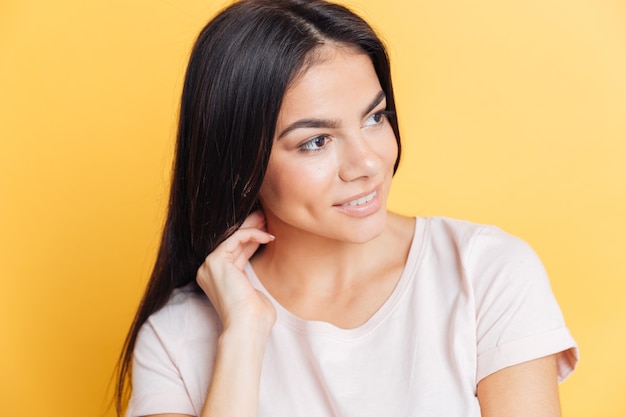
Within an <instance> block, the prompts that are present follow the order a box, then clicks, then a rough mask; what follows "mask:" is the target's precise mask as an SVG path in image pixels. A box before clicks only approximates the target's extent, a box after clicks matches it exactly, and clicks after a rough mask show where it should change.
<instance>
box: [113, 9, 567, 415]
mask: <svg viewBox="0 0 626 417" xmlns="http://www.w3.org/2000/svg"><path fill="white" fill-rule="evenodd" d="M399 157H400V135H399V130H398V123H397V118H396V115H395V103H394V95H393V89H392V84H391V77H390V70H389V62H388V58H387V54H386V51H385V48H384V46H383V45H382V43H381V42H380V40H379V39H378V37H377V36H376V35H375V33H374V32H373V31H372V29H371V28H370V27H369V26H368V25H367V24H366V23H365V22H364V21H363V20H361V19H360V18H359V17H357V16H355V15H354V14H353V13H351V12H350V11H348V10H347V9H345V8H343V7H341V6H337V5H333V4H329V3H326V2H323V1H308V0H250V1H242V2H239V3H236V4H234V5H233V6H230V7H229V8H227V9H226V10H224V11H223V12H222V13H220V14H219V15H218V16H217V17H216V18H215V19H214V20H213V21H211V22H210V23H209V24H208V25H207V27H205V29H204V30H203V31H202V32H201V34H200V36H199V38H198V40H197V42H196V45H195V47H194V50H193V52H192V55H191V58H190V63H189V67H188V70H187V75H186V79H185V85H184V89H183V97H182V105H181V112H180V125H179V132H178V139H177V150H176V160H175V166H174V175H173V182H172V189H171V198H170V206H169V211H168V217H167V222H166V225H165V230H164V233H163V239H162V243H161V247H160V251H159V255H158V258H157V262H156V265H155V268H154V272H153V274H152V277H151V279H150V282H149V285H148V288H147V291H146V294H145V295H144V298H143V301H142V303H141V306H140V308H139V311H138V313H137V315H136V317H135V321H134V323H133V325H132V328H131V330H130V333H129V335H128V338H127V341H126V345H125V351H124V353H123V355H122V359H121V371H120V376H119V384H118V413H121V411H120V410H121V408H122V406H123V405H124V404H123V403H124V399H123V396H124V388H125V387H126V384H127V379H128V378H129V377H130V373H131V372H130V370H131V368H130V367H131V362H132V380H133V381H132V395H131V399H130V403H129V407H128V414H127V415H129V416H144V415H157V414H158V415H169V416H181V415H192V416H257V415H258V416H298V415H306V416H359V417H362V416H479V415H482V416H502V415H510V416H518V415H520V416H522V415H523V416H529V415H532V416H536V417H537V416H539V417H541V416H557V415H559V414H560V412H559V403H558V391H557V381H558V380H559V379H563V378H565V377H566V376H567V375H568V374H569V373H570V372H571V371H572V370H573V368H574V365H575V362H576V346H575V343H574V341H573V340H572V338H571V336H570V335H569V332H568V331H567V328H566V327H565V325H564V323H563V319H562V317H561V313H560V311H559V309H558V306H557V304H556V302H555V300H554V298H553V296H552V293H551V291H550V287H549V283H548V280H547V278H546V276H545V273H544V271H543V268H542V266H541V264H540V262H539V261H538V259H537V258H536V256H535V255H534V253H533V252H532V250H530V249H529V248H528V246H526V245H525V244H524V243H523V242H521V241H519V240H518V239H516V238H513V237H511V236H508V235H506V234H505V233H503V232H501V231H499V230H498V229H495V228H493V227H487V226H480V225H474V224H471V223H467V222H461V221H455V220H451V219H445V218H430V219H424V218H408V217H403V216H400V215H397V214H394V213H390V212H388V211H387V210H386V208H385V203H386V198H387V195H388V192H389V187H390V183H391V179H392V177H393V174H394V172H395V170H396V168H397V165H398V161H399ZM131 359H132V360H131Z"/></svg>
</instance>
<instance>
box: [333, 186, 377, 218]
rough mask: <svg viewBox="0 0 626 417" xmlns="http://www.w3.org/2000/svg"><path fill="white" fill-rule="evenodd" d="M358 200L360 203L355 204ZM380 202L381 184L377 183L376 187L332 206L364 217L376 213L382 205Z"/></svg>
mask: <svg viewBox="0 0 626 417" xmlns="http://www.w3.org/2000/svg"><path fill="white" fill-rule="evenodd" d="M358 200H361V201H360V202H359V203H360V204H357V201H358ZM382 202H383V196H382V185H378V186H377V187H376V188H373V189H371V190H368V191H365V192H363V193H360V194H356V195H353V196H352V197H350V198H347V199H345V200H343V201H340V202H339V203H337V204H334V205H333V208H335V209H337V210H339V211H341V212H342V213H344V214H347V215H350V216H353V217H366V216H369V215H371V214H374V213H376V212H377V211H378V210H379V209H380V207H381V206H382Z"/></svg>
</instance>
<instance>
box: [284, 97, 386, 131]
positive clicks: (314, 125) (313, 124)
mask: <svg viewBox="0 0 626 417" xmlns="http://www.w3.org/2000/svg"><path fill="white" fill-rule="evenodd" d="M385 97H386V96H385V92H384V91H382V90H381V91H379V92H378V94H376V97H374V100H372V102H371V103H370V104H369V105H368V106H367V107H366V108H365V110H364V111H363V113H361V117H365V116H367V115H368V114H369V113H370V112H371V111H372V110H374V109H375V108H376V107H377V106H378V105H379V104H380V103H382V101H383V100H384V99H385ZM339 125H340V123H339V121H337V120H332V119H300V120H298V121H295V122H293V123H292V124H290V125H289V126H287V127H286V128H285V129H284V130H283V131H282V132H281V133H280V135H278V139H280V138H282V137H284V136H285V135H287V134H288V133H290V132H292V131H294V130H296V129H303V128H308V129H319V128H325V129H336V128H337V127H338V126H339Z"/></svg>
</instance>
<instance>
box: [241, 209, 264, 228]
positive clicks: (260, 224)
mask: <svg viewBox="0 0 626 417" xmlns="http://www.w3.org/2000/svg"><path fill="white" fill-rule="evenodd" d="M241 227H242V228H248V227H255V228H257V229H265V215H264V214H263V212H262V211H261V210H256V211H253V212H252V213H250V215H248V217H246V219H245V220H244V221H243V223H242V225H241Z"/></svg>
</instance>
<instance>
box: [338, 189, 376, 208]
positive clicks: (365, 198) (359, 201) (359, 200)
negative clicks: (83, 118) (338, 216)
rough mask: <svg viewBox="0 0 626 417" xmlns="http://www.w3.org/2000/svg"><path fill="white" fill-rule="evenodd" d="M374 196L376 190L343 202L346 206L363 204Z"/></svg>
mask: <svg viewBox="0 0 626 417" xmlns="http://www.w3.org/2000/svg"><path fill="white" fill-rule="evenodd" d="M375 196H376V191H374V192H372V193H370V194H368V195H366V196H365V197H361V198H357V199H356V200H352V201H350V202H348V203H346V204H344V206H348V207H354V206H360V205H361V204H365V203H367V202H369V201H371V200H372V199H373V198H374V197H375Z"/></svg>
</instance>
